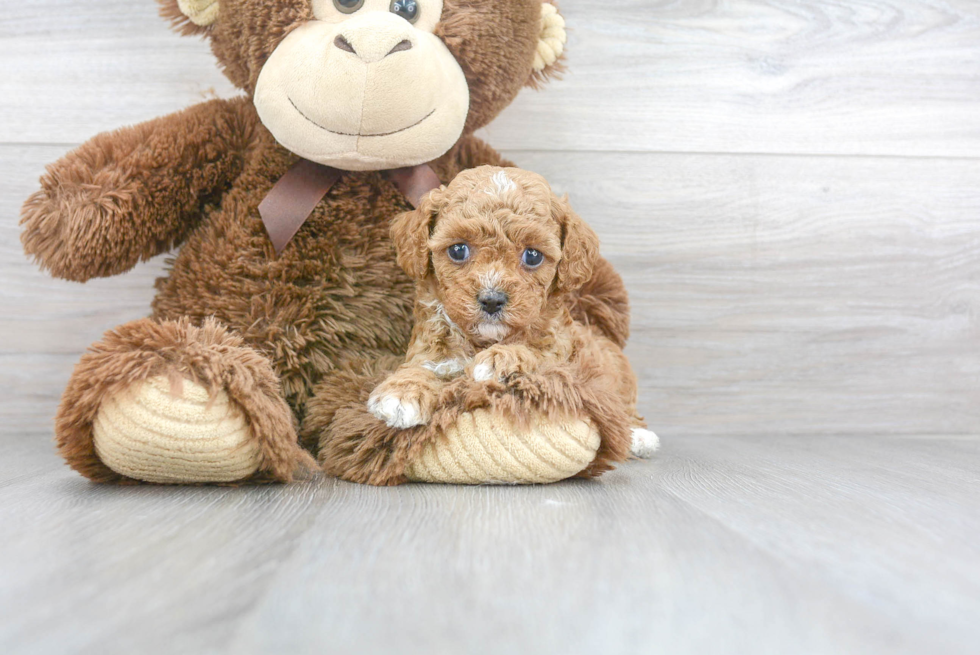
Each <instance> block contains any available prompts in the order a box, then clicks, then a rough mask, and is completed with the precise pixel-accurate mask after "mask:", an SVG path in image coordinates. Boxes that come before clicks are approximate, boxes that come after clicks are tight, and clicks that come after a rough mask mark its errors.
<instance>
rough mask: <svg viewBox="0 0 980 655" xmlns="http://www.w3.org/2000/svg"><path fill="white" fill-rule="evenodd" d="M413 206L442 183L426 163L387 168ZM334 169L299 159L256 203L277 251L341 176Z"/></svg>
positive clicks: (282, 247)
mask: <svg viewBox="0 0 980 655" xmlns="http://www.w3.org/2000/svg"><path fill="white" fill-rule="evenodd" d="M386 174H387V175H388V177H390V178H391V181H392V182H394V183H395V186H397V187H398V190H399V191H401V192H402V194H403V195H404V196H405V198H406V199H408V201H409V202H410V203H411V204H412V207H418V204H419V201H420V200H422V196H424V195H425V194H427V193H428V192H429V191H432V190H433V189H438V188H439V187H440V186H441V185H442V182H440V181H439V177H438V176H437V175H436V174H435V172H434V171H433V170H432V168H431V167H430V166H429V165H428V164H422V165H420V166H411V167H409V168H396V169H394V170H390V171H386ZM340 176H341V172H340V171H339V170H337V169H336V168H331V167H329V166H324V165H322V164H317V163H316V162H312V161H309V160H307V159H300V160H299V161H298V162H296V163H295V164H294V165H293V167H292V168H290V169H289V170H288V171H286V174H285V175H283V176H282V177H281V178H279V181H278V182H276V183H275V185H274V186H273V187H272V189H271V190H270V191H269V193H268V195H267V196H266V197H265V199H264V200H262V203H261V204H260V205H259V215H260V216H261V217H262V223H264V224H265V229H266V231H267V232H268V233H269V239H270V240H271V241H272V245H273V246H274V247H275V249H276V254H279V253H281V252H282V251H283V249H284V248H285V247H286V246H287V245H289V242H290V241H291V240H292V238H293V237H294V236H296V233H297V232H299V229H300V228H301V227H303V223H305V222H306V219H308V218H309V217H310V214H312V213H313V210H314V209H316V206H317V205H318V204H320V201H321V200H323V197H324V196H325V195H327V192H328V191H330V189H331V188H333V185H334V184H336V183H337V180H339V179H340Z"/></svg>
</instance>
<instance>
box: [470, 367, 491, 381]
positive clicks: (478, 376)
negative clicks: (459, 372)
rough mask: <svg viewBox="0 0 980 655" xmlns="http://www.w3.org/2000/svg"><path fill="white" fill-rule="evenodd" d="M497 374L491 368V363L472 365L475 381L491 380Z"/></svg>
mask: <svg viewBox="0 0 980 655" xmlns="http://www.w3.org/2000/svg"><path fill="white" fill-rule="evenodd" d="M496 376H497V374H496V372H495V371H494V370H493V365H492V364H487V363H483V364H477V365H476V366H474V367H473V379H474V380H476V381H477V382H486V381H487V380H492V379H494V378H495V377H496Z"/></svg>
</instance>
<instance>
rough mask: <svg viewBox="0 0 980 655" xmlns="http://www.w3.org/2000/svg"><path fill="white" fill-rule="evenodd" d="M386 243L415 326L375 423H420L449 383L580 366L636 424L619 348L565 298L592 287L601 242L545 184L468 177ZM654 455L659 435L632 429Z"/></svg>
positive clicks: (503, 172)
mask: <svg viewBox="0 0 980 655" xmlns="http://www.w3.org/2000/svg"><path fill="white" fill-rule="evenodd" d="M391 234H392V238H393V240H394V244H395V248H396V250H397V255H398V263H399V265H400V266H401V267H402V268H403V269H404V270H405V271H406V272H407V273H408V275H409V276H411V277H412V278H414V279H415V281H416V288H417V299H416V304H415V327H414V329H413V332H412V336H411V342H410V344H409V347H408V352H407V355H406V361H405V363H404V364H403V365H402V366H401V367H399V368H398V369H397V370H396V371H395V372H394V373H393V374H392V375H391V376H390V377H388V378H387V379H386V380H385V381H384V382H382V383H381V384H380V385H379V386H378V387H377V388H376V389H375V390H374V392H373V393H372V394H371V397H370V399H369V401H368V409H369V410H370V412H371V413H372V414H374V415H375V416H376V417H377V418H379V419H381V420H383V421H385V422H386V423H387V424H388V425H389V426H391V427H397V428H410V427H414V426H417V425H423V424H427V423H428V422H429V421H430V419H431V418H432V412H433V410H434V409H435V405H436V402H437V400H438V397H439V393H440V391H441V390H442V388H443V386H444V385H445V384H446V383H447V382H448V381H450V380H452V379H453V378H455V377H458V376H461V375H467V376H469V377H471V378H472V379H473V380H476V381H487V380H495V381H497V382H501V383H505V384H506V383H507V382H508V381H512V380H514V379H515V378H516V377H517V376H521V375H526V374H533V373H535V372H538V371H540V370H544V369H547V368H548V367H554V366H556V365H562V364H565V363H569V362H576V363H578V364H581V365H584V366H586V367H587V368H588V370H590V371H598V373H597V374H598V375H602V376H604V378H603V381H602V382H601V384H603V385H608V386H607V387H606V388H607V389H612V390H613V391H614V393H615V394H616V397H618V398H619V399H620V400H621V401H622V402H621V406H622V407H623V408H625V410H626V411H627V412H628V413H629V414H630V416H629V418H628V420H629V421H630V423H631V424H632V425H633V426H638V425H639V424H640V422H641V421H640V419H639V417H638V416H636V409H635V408H636V388H637V384H636V376H635V375H634V374H633V371H632V369H631V368H630V365H629V362H628V361H627V359H626V357H625V356H624V355H623V353H622V351H621V349H620V348H619V347H618V346H616V345H615V344H614V343H613V342H612V341H610V340H609V339H607V338H606V337H604V336H602V335H601V334H600V333H599V331H598V330H596V329H593V328H590V327H588V326H586V325H583V324H581V323H578V322H576V321H575V320H573V318H572V315H571V312H570V311H569V302H570V301H571V300H572V298H571V297H570V294H573V292H574V291H576V290H578V289H579V288H580V287H581V286H582V285H584V284H585V283H586V282H588V281H589V280H590V279H591V277H592V270H593V267H594V265H595V263H596V260H597V258H598V256H599V239H598V237H597V236H596V234H595V232H593V231H592V229H591V228H590V227H589V226H588V225H586V223H585V222H584V221H583V220H582V219H581V218H579V217H578V216H577V215H576V214H575V213H574V212H573V211H572V210H571V208H570V207H569V205H568V202H567V199H562V198H558V197H556V196H555V195H554V194H553V193H552V191H551V187H550V186H549V185H548V183H547V182H546V181H545V180H544V178H542V177H541V176H539V175H537V174H535V173H530V172H528V171H524V170H520V169H516V168H506V169H504V168H497V167H492V166H482V167H480V168H475V169H471V170H467V171H464V172H462V173H460V174H459V176H457V177H456V179H455V180H453V182H452V183H451V184H450V185H448V187H446V186H444V187H442V188H440V189H437V190H435V191H432V192H431V193H430V194H429V195H428V196H426V197H425V198H424V199H423V200H422V202H421V203H420V205H419V207H418V209H416V210H415V211H412V212H407V213H404V214H401V215H399V216H398V217H396V218H395V220H394V222H393V223H392V228H391ZM615 404H616V405H620V403H618V402H617V403H615ZM655 448H656V435H654V434H653V433H652V432H648V431H646V430H639V429H634V430H633V450H634V453H635V454H640V455H643V454H647V453H645V452H637V451H643V450H649V451H652V450H653V449H655ZM624 457H625V454H624Z"/></svg>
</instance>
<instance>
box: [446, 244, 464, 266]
mask: <svg viewBox="0 0 980 655" xmlns="http://www.w3.org/2000/svg"><path fill="white" fill-rule="evenodd" d="M446 253H448V254H449V259H451V260H453V261H454V262H456V263H457V264H462V263H463V262H465V261H466V260H467V259H469V258H470V247H469V246H468V245H466V244H465V243H457V244H456V245H454V246H449V248H448V249H447V250H446Z"/></svg>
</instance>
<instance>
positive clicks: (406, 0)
mask: <svg viewBox="0 0 980 655" xmlns="http://www.w3.org/2000/svg"><path fill="white" fill-rule="evenodd" d="M390 11H391V13H393V14H395V15H396V16H401V17H402V18H404V19H405V20H407V21H408V22H409V23H414V22H415V21H417V20H418V19H419V16H420V15H421V14H422V8H421V7H419V3H418V2H416V1H415V0H391V10H390Z"/></svg>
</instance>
